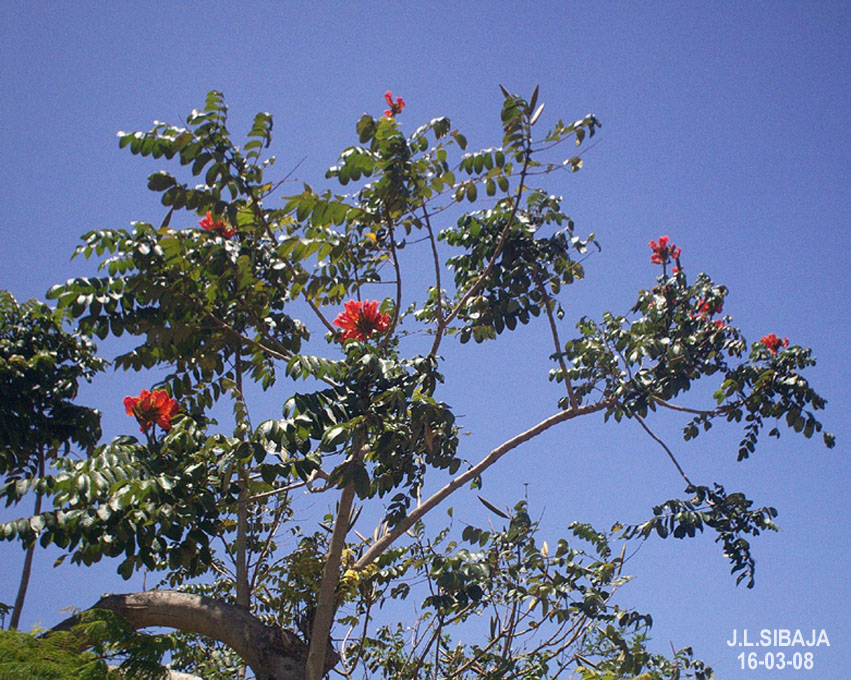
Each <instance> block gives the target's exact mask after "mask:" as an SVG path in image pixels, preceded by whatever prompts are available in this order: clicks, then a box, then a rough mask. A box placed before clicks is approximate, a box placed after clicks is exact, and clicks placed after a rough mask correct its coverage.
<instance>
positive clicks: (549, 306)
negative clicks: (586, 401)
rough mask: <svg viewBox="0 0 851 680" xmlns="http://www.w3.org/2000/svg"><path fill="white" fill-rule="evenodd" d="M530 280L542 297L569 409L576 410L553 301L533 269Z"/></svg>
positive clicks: (576, 402)
mask: <svg viewBox="0 0 851 680" xmlns="http://www.w3.org/2000/svg"><path fill="white" fill-rule="evenodd" d="M532 278H533V279H534V280H535V285H536V286H537V287H538V290H539V291H540V293H541V295H543V296H544V309H545V310H546V312H547V319H549V322H550V333H551V334H552V336H553V345H554V347H555V356H556V360H557V361H558V364H559V367H560V368H561V374H562V376H563V377H564V384H565V385H566V386H567V400H568V402H569V403H570V407H571V408H576V407H577V406H579V401H578V400H577V398H576V395H575V394H574V392H573V385H572V384H571V382H570V378H569V377H568V375H567V364H566V363H565V362H564V354H563V353H562V351H561V340H559V337H558V327H557V326H556V320H555V317H554V316H553V305H554V304H555V300H553V298H552V297H551V296H550V294H549V293H548V292H547V289H546V287H545V286H544V282H543V281H542V280H541V276H540V274H539V273H538V270H537V269H535V268H532Z"/></svg>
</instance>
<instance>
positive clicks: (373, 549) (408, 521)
mask: <svg viewBox="0 0 851 680" xmlns="http://www.w3.org/2000/svg"><path fill="white" fill-rule="evenodd" d="M608 405H609V401H608V400H604V401H599V402H597V403H595V404H587V405H585V406H579V407H577V408H571V409H568V410H567V411H562V412H561V413H556V414H555V415H552V416H550V417H549V418H547V419H545V420H542V421H541V422H540V423H538V424H537V425H535V426H534V427H531V428H529V429H528V430H526V431H525V432H521V433H520V434H518V435H517V436H515V437H512V438H511V439H509V440H508V441H506V442H503V443H502V444H500V445H499V446H497V447H496V448H495V449H493V450H492V451H491V452H490V453H489V454H488V455H487V456H485V457H484V458H483V459H482V460H481V461H480V462H479V463H477V464H476V465H474V466H473V467H471V468H470V469H469V470H467V471H466V472H464V473H462V474H460V475H458V476H457V477H455V479H453V480H452V481H451V482H449V483H448V484H447V485H446V486H444V487H443V488H442V489H440V490H439V491H437V492H435V493H434V494H433V495H432V496H431V497H430V498H428V499H427V500H426V501H425V502H424V503H423V504H422V505H420V506H419V507H418V508H416V509H414V510H413V511H411V512H410V513H409V514H408V516H407V517H405V519H403V520H402V521H401V522H399V524H397V525H396V526H395V527H393V529H392V530H390V531H388V532H387V533H386V534H384V535H383V536H382V537H381V538H379V539H378V540H377V541H376V542H375V543H373V544H372V546H370V548H369V550H367V551H366V552H365V553H364V554H363V555H362V556H361V558H360V559H359V560H358V561H357V562H356V563H355V569H363V568H364V567H365V566H367V565H368V564H370V563H371V562H373V561H374V560H375V559H376V558H377V557H378V556H379V555H381V553H383V552H384V551H385V550H387V548H389V547H390V545H391V544H392V543H393V542H394V541H395V540H396V539H397V538H399V536H401V535H402V534H404V533H405V532H406V531H407V530H408V529H410V528H411V527H412V526H413V525H414V524H415V523H416V522H417V521H418V520H419V519H420V517H422V516H423V515H425V514H426V513H427V512H429V511H430V510H431V509H432V508H434V507H435V506H437V505H438V504H439V503H441V502H442V501H443V500H444V499H445V498H446V497H447V496H449V495H450V494H452V493H453V492H454V491H456V490H457V489H458V488H459V487H461V486H463V485H464V484H466V483H467V482H469V481H472V480H473V479H475V478H476V477H478V476H479V475H481V474H482V473H483V472H484V471H485V470H487V469H488V468H489V467H490V466H491V465H493V464H494V463H496V461H498V460H499V459H500V458H502V457H503V456H504V455H505V454H506V453H508V452H509V451H511V450H512V449H515V448H517V447H518V446H520V444H523V443H524V442H527V441H529V440H530V439H533V438H534V437H537V436H538V435H539V434H541V433H542V432H544V431H546V430H549V429H550V428H551V427H553V426H554V425H558V424H559V423H563V422H564V421H566V420H571V419H572V418H576V417H577V416H584V415H587V414H589V413H596V412H597V411H602V410H603V409H604V408H606V407H607V406H608Z"/></svg>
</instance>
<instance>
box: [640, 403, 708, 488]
mask: <svg viewBox="0 0 851 680" xmlns="http://www.w3.org/2000/svg"><path fill="white" fill-rule="evenodd" d="M633 418H635V420H636V421H638V424H639V425H641V427H642V428H644V431H645V432H646V433H647V434H649V435H650V437H651V438H652V439H653V440H654V441H655V442H656V443H657V444H659V446H661V447H662V448H663V449H665V453H667V454H668V458H670V459H671V462H672V463H673V464H674V465H675V466H676V468H677V472H679V473H680V476H681V477H682V478H683V479H684V480H686V484H688V485H689V486H694V485H693V484H692V483H691V480H690V479H689V478H688V475H686V473H685V472H683V469H682V467H680V464H679V463H678V462H677V459H676V458H675V457H674V454H673V453H672V452H671V449H669V448H668V446H667V444H665V442H663V441H662V440H661V439H659V437H657V436H656V435H655V434H654V433H653V431H652V430H651V429H650V428H649V427H647V423H645V422H644V419H643V418H641V416H638V415H635V414H633Z"/></svg>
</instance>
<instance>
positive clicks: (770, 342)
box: [760, 333, 789, 354]
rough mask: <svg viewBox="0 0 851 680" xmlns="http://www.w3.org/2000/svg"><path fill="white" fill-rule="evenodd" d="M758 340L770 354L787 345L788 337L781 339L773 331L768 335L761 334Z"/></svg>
mask: <svg viewBox="0 0 851 680" xmlns="http://www.w3.org/2000/svg"><path fill="white" fill-rule="evenodd" d="M760 342H761V343H762V344H763V345H764V346H765V348H766V349H767V350H768V351H769V352H771V353H772V354H777V350H778V349H780V348H781V347H788V346H789V338H783V339H782V340H781V339H780V338H778V337H777V336H776V335H774V333H771V334H769V335H763V336H762V338H760Z"/></svg>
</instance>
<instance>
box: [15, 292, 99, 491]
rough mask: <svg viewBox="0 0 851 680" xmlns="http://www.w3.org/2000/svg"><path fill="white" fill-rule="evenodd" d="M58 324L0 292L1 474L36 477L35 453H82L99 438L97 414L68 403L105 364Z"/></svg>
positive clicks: (35, 305) (43, 310)
mask: <svg viewBox="0 0 851 680" xmlns="http://www.w3.org/2000/svg"><path fill="white" fill-rule="evenodd" d="M62 320H63V318H62V315H61V314H57V313H55V312H54V311H53V310H51V309H50V308H49V307H48V306H47V305H45V304H43V303H39V302H37V301H35V300H30V301H29V302H25V303H23V304H19V303H18V302H17V301H16V300H15V298H14V297H12V295H11V294H10V293H8V292H7V291H0V400H2V403H3V408H2V409H0V475H8V476H11V477H18V476H23V475H26V474H30V475H32V474H35V473H36V472H37V471H38V455H37V452H39V451H45V452H47V453H48V454H52V453H55V452H58V451H59V450H60V449H65V450H66V451H67V450H68V449H69V447H70V446H71V445H72V444H75V445H77V446H79V447H81V448H83V449H87V448H89V447H91V446H93V445H94V444H95V443H97V440H98V439H99V438H100V414H99V413H98V412H97V411H95V410H93V409H90V408H87V407H85V406H79V405H77V404H74V403H73V401H72V400H73V399H75V398H76V396H77V390H78V387H79V381H80V380H82V379H85V380H91V378H92V376H93V375H94V374H95V373H96V372H97V371H99V370H101V369H102V367H103V363H104V362H103V360H102V359H99V358H97V357H96V356H95V348H94V345H92V343H91V342H90V341H89V340H88V339H87V338H85V337H84V336H82V335H81V334H79V333H68V332H67V331H65V330H64V329H63V324H62Z"/></svg>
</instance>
